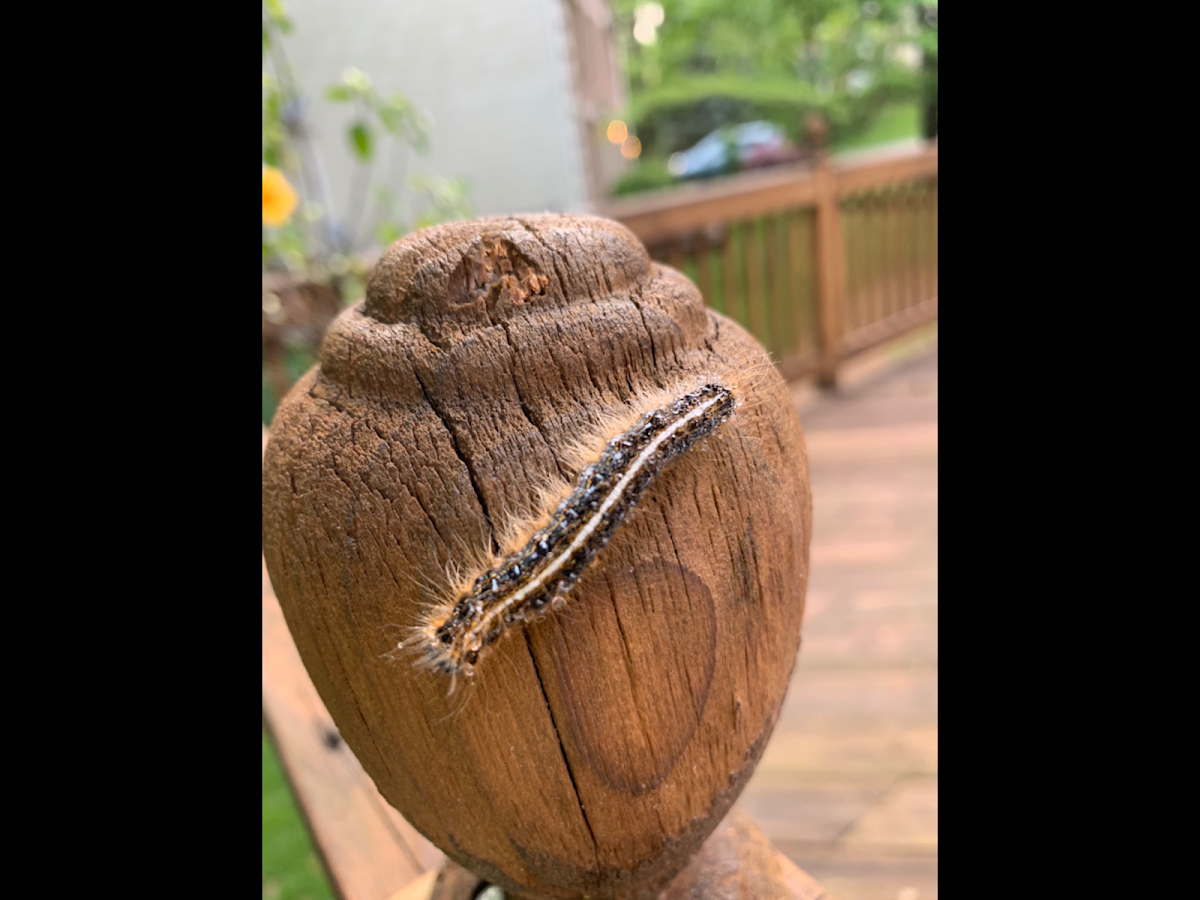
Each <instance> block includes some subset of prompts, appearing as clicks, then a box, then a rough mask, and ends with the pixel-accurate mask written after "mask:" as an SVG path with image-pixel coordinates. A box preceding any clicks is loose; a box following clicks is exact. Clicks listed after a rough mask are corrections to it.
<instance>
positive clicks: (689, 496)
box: [263, 215, 811, 900]
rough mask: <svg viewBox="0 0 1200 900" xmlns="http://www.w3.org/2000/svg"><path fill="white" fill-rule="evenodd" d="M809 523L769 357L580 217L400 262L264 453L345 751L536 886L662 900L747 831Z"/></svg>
mask: <svg viewBox="0 0 1200 900" xmlns="http://www.w3.org/2000/svg"><path fill="white" fill-rule="evenodd" d="M810 523H811V504H810V498H809V489H808V470H807V463H806V459H805V454H804V443H803V437H802V435H801V431H800V423H799V420H798V418H797V415H796V412H795V409H794V407H793V405H792V403H791V400H790V397H789V394H788V391H787V389H786V386H785V385H784V383H783V381H782V379H781V378H780V377H779V375H778V374H777V373H776V372H775V370H774V368H773V367H772V366H771V365H770V362H769V360H768V359H767V356H766V354H765V353H764V351H763V349H762V347H761V346H760V345H759V344H758V343H757V342H756V341H755V340H754V339H753V338H752V337H750V336H749V335H748V334H747V333H746V332H745V331H744V330H743V329H742V328H741V327H739V326H738V325H737V324H736V323H734V322H733V321H731V320H729V319H727V318H725V317H723V316H721V315H719V314H717V313H715V312H712V311H711V310H708V309H706V308H705V306H704V304H703V301H702V299H701V297H700V294H699V292H698V291H697V289H696V288H695V286H694V285H693V284H692V283H691V282H689V281H688V280H687V278H685V277H684V276H683V275H682V274H680V273H679V272H677V271H675V270H674V269H671V268H668V267H666V266H661V265H658V264H655V263H652V262H651V261H650V259H649V257H648V256H647V254H646V251H645V249H644V248H643V247H642V245H641V244H640V243H639V242H638V241H637V239H636V238H635V237H634V236H633V235H632V234H631V233H630V232H629V231H627V230H626V229H625V228H623V227H622V226H620V225H618V224H616V223H614V222H610V221H606V220H604V219H598V218H593V217H583V216H557V215H540V216H528V217H520V218H490V219H480V220H476V221H470V222H458V223H453V224H449V225H442V226H438V227H435V228H430V229H426V230H424V231H421V232H418V233H416V234H412V235H409V236H407V237H405V238H403V239H402V240H400V241H398V242H397V243H395V244H394V245H393V246H392V247H391V248H390V249H389V250H388V251H387V252H386V253H385V254H384V256H383V257H382V258H381V259H380V261H379V263H378V264H377V265H376V267H375V270H374V272H373V273H372V276H371V278H370V281H369V285H368V291H367V297H366V299H365V300H364V301H363V302H362V303H360V304H358V305H356V306H353V307H351V308H349V309H347V310H345V311H344V312H343V313H342V314H341V315H340V316H339V317H338V318H337V319H336V320H335V321H334V323H333V324H332V325H331V326H330V328H329V331H328V333H327V334H326V336H325V339H324V342H323V344H322V347H321V355H320V362H319V364H318V365H317V366H315V367H314V368H313V369H312V370H311V371H310V372H308V374H306V375H305V376H304V377H303V378H302V379H301V380H300V381H299V382H298V383H297V384H296V385H295V386H294V387H293V389H292V390H291V391H290V393H289V394H288V395H287V397H286V398H285V399H284V400H283V402H282V403H281V405H280V407H279V410H278V412H277V413H276V416H275V421H274V423H273V425H272V429H271V437H270V442H269V444H268V447H267V449H266V452H265V455H264V461H263V553H264V556H265V559H266V563H267V569H268V571H269V573H270V577H271V582H272V584H273V585H274V587H275V591H276V593H277V595H278V597H279V602H280V605H281V607H282V609H283V612H284V616H285V618H286V619H287V623H288V627H289V628H290V630H291V632H292V635H293V637H294V639H295V642H296V646H297V648H298V649H299V652H300V656H301V658H302V659H303V661H304V664H305V667H306V668H307V669H308V672H309V674H310V675H311V676H312V680H313V683H314V685H315V686H316V688H317V690H318V692H319V693H320V695H321V698H322V700H323V701H324V702H325V704H326V705H327V707H328V709H329V712H330V714H331V715H332V716H333V718H334V721H335V722H336V724H337V727H338V729H339V730H340V732H341V735H342V737H343V738H344V739H345V741H346V743H347V744H348V745H349V747H350V748H351V749H352V750H353V751H354V753H355V754H356V755H357V756H358V758H359V760H360V761H361V762H362V765H363V767H364V769H365V770H366V771H367V773H368V774H369V775H370V776H371V777H372V778H373V779H374V780H375V783H376V784H377V785H378V787H379V790H380V792H381V793H382V794H383V796H384V797H386V798H387V800H388V801H389V802H390V803H391V804H392V805H393V806H395V807H396V809H397V810H399V811H400V812H401V813H402V814H403V815H404V817H405V818H406V819H407V820H408V821H409V822H411V823H412V824H413V825H414V826H415V827H416V828H417V829H418V830H419V831H420V832H421V833H423V834H424V835H426V836H427V837H428V838H429V840H430V841H432V842H433V843H434V844H436V845H437V846H438V847H440V848H441V849H442V850H444V851H445V853H446V854H447V855H448V856H449V857H450V858H452V859H453V860H455V861H456V862H458V863H460V864H461V865H463V866H465V867H466V868H468V869H470V870H471V871H472V872H474V873H476V874H478V875H480V876H481V877H483V878H486V879H487V880H488V881H490V882H493V883H495V884H497V885H500V886H502V887H504V888H506V889H507V890H510V891H513V892H514V893H518V894H521V895H523V896H528V897H547V898H548V897H554V898H564V900H565V898H580V897H590V898H617V897H630V898H632V897H651V896H654V895H655V894H656V893H657V892H658V891H660V890H661V889H662V888H663V887H664V886H665V885H666V884H667V883H668V882H670V881H671V879H672V878H673V877H674V876H675V875H677V874H678V873H679V872H680V871H681V870H682V869H683V868H684V866H685V865H686V864H687V863H688V860H689V858H690V857H691V856H692V854H693V853H694V852H695V851H696V850H697V848H699V847H700V845H701V844H702V843H703V842H704V840H705V839H706V838H707V837H708V835H709V834H710V833H711V832H712V830H713V829H714V828H715V827H716V825H717V823H719V822H720V821H721V820H722V818H723V817H724V816H725V814H726V813H727V812H728V811H729V809H730V807H731V806H732V804H733V802H734V800H735V799H736V798H737V796H738V794H739V792H740V791H741V790H742V788H743V786H744V785H745V783H746V781H747V779H748V778H749V777H750V774H751V773H752V771H753V770H754V767H755V765H756V764H757V762H758V760H759V757H760V756H761V755H762V752H763V749H764V747H765V745H766V742H767V739H768V738H769V736H770V734H771V730H772V728H773V727H774V724H775V721H776V719H777V717H778V715H779V709H780V705H781V704H782V701H783V696H784V692H785V690H786V688H787V684H788V679H789V676H790V674H791V670H792V666H793V663H794V661H795V657H796V650H797V647H798V645H799V639H800V621H801V616H802V613H803V607H804V591H805V584H806V577H807V568H808V546H809V534H810ZM514 570H520V571H514ZM452 686H453V688H454V690H453V692H452V693H451V687H452Z"/></svg>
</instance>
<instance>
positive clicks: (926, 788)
mask: <svg viewBox="0 0 1200 900" xmlns="http://www.w3.org/2000/svg"><path fill="white" fill-rule="evenodd" d="M893 352H894V351H893ZM937 374H938V357H937V345H936V336H935V337H934V338H933V340H932V341H928V340H927V341H925V342H924V344H922V345H920V346H919V348H918V349H917V350H915V351H914V350H913V349H912V348H911V347H910V349H909V351H908V355H907V358H904V359H901V360H899V361H896V360H893V361H892V362H891V363H890V364H889V365H886V366H883V367H876V371H875V372H874V373H873V374H867V375H864V376H862V377H860V378H858V379H857V382H856V383H851V384H849V385H847V386H846V387H844V388H842V389H841V390H839V391H838V392H837V393H836V394H834V395H830V396H812V395H809V396H808V397H807V399H806V400H805V399H801V400H800V402H798V407H799V409H800V418H801V421H802V423H803V425H804V430H805V436H806V439H807V443H808V452H809V463H810V472H811V479H812V492H813V519H814V523H813V540H812V555H811V559H810V577H809V588H808V600H807V608H806V611H805V619H804V627H803V633H802V641H801V649H800V656H799V660H798V662H797V664H796V670H795V674H794V676H793V679H792V684H791V687H790V688H789V690H788V696H787V700H786V701H785V705H784V711H783V715H782V716H781V718H780V721H779V723H778V725H777V727H776V730H775V734H774V736H773V737H772V738H771V742H770V744H769V745H768V747H767V750H766V753H765V755H764V757H763V760H762V762H761V764H760V765H759V768H758V770H757V771H756V772H755V774H754V777H753V778H752V780H751V781H750V783H749V785H748V786H747V788H746V791H745V793H744V794H743V795H742V798H741V801H740V802H741V804H742V806H743V807H744V808H745V809H746V810H747V811H748V812H749V813H750V814H751V815H753V816H754V817H755V819H756V820H757V821H758V823H759V825H760V826H761V827H762V828H763V830H764V831H765V832H766V833H767V835H768V836H769V837H770V838H771V840H772V841H773V842H774V843H775V845H776V846H777V847H779V849H780V850H782V851H783V852H784V853H786V854H787V855H788V856H789V857H791V859H793V860H794V861H795V862H796V863H797V864H798V865H800V866H801V867H802V868H803V869H804V870H805V871H807V872H809V873H810V874H812V875H813V876H814V877H815V878H816V879H817V880H818V881H820V882H821V883H822V885H823V886H824V887H825V888H826V890H828V891H829V893H830V895H831V896H832V897H834V898H837V900H932V898H936V897H937V833H938V832H937V808H938V768H937V747H938V719H937V713H938V710H937V699H938V668H937V635H938V628H937V612H938V610H937V593H938V592H937V547H938V534H937V527H938V525H937V521H938V516H937V511H938V507H937V499H938V479H937V463H938V458H937V404H938V391H937Z"/></svg>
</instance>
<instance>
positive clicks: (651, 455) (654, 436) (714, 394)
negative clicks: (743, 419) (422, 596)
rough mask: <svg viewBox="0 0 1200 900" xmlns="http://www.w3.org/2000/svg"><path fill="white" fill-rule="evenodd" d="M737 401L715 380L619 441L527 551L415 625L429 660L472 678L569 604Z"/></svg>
mask: <svg viewBox="0 0 1200 900" xmlns="http://www.w3.org/2000/svg"><path fill="white" fill-rule="evenodd" d="M737 402H738V400H737V398H736V397H735V395H734V393H733V391H732V390H731V389H730V388H729V387H727V386H725V385H724V384H722V383H719V382H716V381H710V382H708V383H705V384H703V385H702V386H701V387H699V388H698V389H696V390H693V391H691V392H689V393H686V394H684V395H683V396H680V397H678V399H676V400H675V401H674V402H672V403H669V404H667V405H665V406H662V407H660V408H658V409H654V410H652V411H650V412H647V413H646V414H644V415H643V416H641V418H639V419H638V420H637V421H636V422H635V423H634V424H633V426H632V427H630V428H627V429H626V430H624V431H622V432H621V433H619V434H617V435H616V436H615V437H614V438H612V439H611V440H610V441H609V442H608V443H607V444H606V445H605V447H604V449H603V451H602V452H601V453H600V456H599V458H598V459H597V460H596V461H595V462H593V463H591V464H590V465H587V466H586V467H585V468H583V470H582V471H581V472H580V473H579V476H578V478H577V479H576V482H575V485H574V488H573V489H572V490H571V492H570V494H569V495H568V496H567V497H566V498H565V499H564V500H562V501H561V502H560V503H559V504H558V506H557V507H556V508H555V509H554V511H553V513H552V514H551V515H550V518H549V522H548V523H547V524H545V525H544V526H543V527H541V528H540V529H538V530H537V531H536V533H534V534H533V536H532V537H530V538H529V539H528V541H527V542H526V543H525V544H524V546H522V547H521V549H519V550H517V551H516V552H514V553H511V554H509V555H508V556H506V557H504V558H503V559H501V560H500V561H499V562H498V563H496V564H495V565H492V566H491V567H489V568H488V569H487V570H486V571H484V572H483V573H482V574H481V575H479V576H478V577H477V578H475V579H474V580H473V581H468V582H467V583H465V584H464V585H463V586H462V587H460V588H459V589H458V590H457V591H455V592H454V596H452V597H451V598H450V600H449V602H447V603H444V604H440V605H439V606H438V607H437V608H435V609H434V610H433V611H431V612H430V614H429V615H428V617H427V620H426V621H425V623H424V624H423V625H422V626H420V627H419V628H418V629H417V632H418V638H419V643H420V645H421V650H422V664H423V665H424V666H426V667H428V668H430V669H433V670H434V671H437V672H440V673H442V674H444V675H449V676H451V677H452V678H457V677H458V676H459V675H461V676H463V677H465V678H471V677H472V675H473V674H474V671H475V666H476V664H477V663H478V661H479V658H480V655H481V654H482V653H483V652H484V650H485V649H486V648H487V647H488V646H489V645H491V644H493V643H495V642H496V641H497V640H499V639H500V637H501V636H503V634H504V633H505V631H506V629H508V628H510V627H516V626H519V625H521V624H523V623H525V622H528V621H531V620H534V619H537V618H541V617H542V616H544V615H545V614H547V612H549V611H551V610H557V609H560V608H562V606H563V605H564V603H565V597H566V594H567V593H568V592H569V591H570V590H571V588H572V587H573V586H574V585H575V583H576V582H577V581H578V580H579V578H580V577H581V576H582V575H583V574H584V572H585V571H587V569H588V567H589V565H590V564H591V562H592V560H593V559H594V558H595V557H596V554H598V553H599V552H600V551H601V550H602V549H603V548H604V547H605V546H606V545H607V544H608V542H609V541H610V540H611V538H612V536H613V534H614V533H615V532H616V530H617V528H618V527H620V525H621V523H622V521H624V519H625V517H626V516H627V515H628V514H629V512H630V511H631V510H632V509H634V508H635V507H636V506H637V504H638V501H639V500H640V499H641V497H642V496H643V495H644V494H645V493H646V491H647V490H648V489H649V488H650V486H651V485H652V484H653V483H654V481H655V479H656V478H657V477H658V475H659V474H660V473H661V472H662V471H663V470H664V469H665V468H666V467H667V466H668V465H669V464H670V463H671V462H672V461H673V460H675V459H677V458H678V457H679V456H681V455H682V454H684V453H685V452H686V451H687V450H688V449H689V448H690V447H692V446H693V445H694V444H695V443H696V442H697V441H699V440H701V439H703V438H704V437H706V436H707V435H709V434H711V433H712V432H713V431H714V430H716V429H717V428H718V427H719V426H720V425H721V424H722V423H723V422H725V421H726V420H727V419H729V417H730V416H731V415H732V414H733V411H734V408H735V406H736V405H737ZM400 646H401V647H403V643H401V645H400ZM451 690H453V683H452V686H451Z"/></svg>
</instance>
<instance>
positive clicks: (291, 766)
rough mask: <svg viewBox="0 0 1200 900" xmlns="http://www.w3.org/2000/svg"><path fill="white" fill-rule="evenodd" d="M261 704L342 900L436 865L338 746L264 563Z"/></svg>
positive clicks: (373, 892)
mask: <svg viewBox="0 0 1200 900" xmlns="http://www.w3.org/2000/svg"><path fill="white" fill-rule="evenodd" d="M263 441H264V444H265V443H266V430H265V429H264V430H263ZM262 704H263V721H264V722H265V724H266V726H267V729H268V732H269V733H270V735H271V738H272V740H273V742H274V744H275V748H276V750H277V751H278V753H279V759H280V762H281V764H282V766H283V769H284V771H285V772H286V773H287V776H288V781H289V782H290V783H291V786H292V790H293V793H294V794H295V797H296V802H297V804H298V806H299V807H300V811H301V813H302V815H303V816H304V819H305V822H306V823H307V824H308V828H309V831H310V833H311V834H312V836H313V840H314V843H315V844H316V848H317V851H318V853H319V854H320V857H321V860H322V862H323V863H324V865H325V869H326V872H327V873H328V875H329V879H330V881H331V882H332V884H333V887H334V889H335V891H336V892H337V895H338V896H339V897H341V898H342V900H383V898H387V897H390V896H391V895H392V894H393V893H394V892H395V891H397V890H399V889H401V888H403V887H405V886H406V885H407V884H409V883H410V882H412V881H413V879H415V878H417V877H418V876H419V875H421V873H422V872H424V871H426V870H428V869H431V868H434V867H436V866H437V865H438V864H439V863H440V862H441V860H442V854H441V853H440V852H439V851H438V850H437V848H435V847H434V846H433V845H432V844H430V843H429V841H427V840H426V839H425V838H423V837H422V836H421V835H420V834H418V833H417V831H416V830H415V829H414V828H413V827H412V826H411V825H409V824H408V823H407V822H406V821H404V819H403V817H401V816H400V814H399V813H397V812H396V810H394V809H393V808H392V807H391V806H390V805H389V804H388V803H387V801H386V800H384V799H383V797H381V796H380V794H379V791H378V790H376V788H375V785H374V784H373V783H372V781H371V779H370V778H369V777H368V776H367V774H366V773H365V772H364V771H363V769H362V766H361V765H359V763H358V759H357V758H356V757H355V755H354V754H353V753H352V752H351V751H350V749H349V748H348V747H347V746H346V744H345V742H344V741H342V739H341V736H340V734H339V732H338V730H337V728H336V726H335V725H334V722H333V719H332V717H331V716H330V715H329V712H328V711H327V710H326V708H325V704H324V703H322V702H321V698H320V697H319V696H318V695H317V692H316V690H315V689H314V688H313V685H312V681H311V679H310V678H309V677H308V674H307V673H306V672H305V670H304V665H303V664H302V663H301V662H300V657H299V655H298V654H297V653H296V646H295V644H294V643H293V642H292V638H291V635H290V634H289V633H288V629H287V625H286V624H285V623H284V620H283V614H282V612H281V611H280V609H279V603H278V601H277V600H276V598H275V593H274V591H273V590H272V589H271V583H270V581H269V580H268V577H267V570H266V564H265V562H264V565H263V579H262Z"/></svg>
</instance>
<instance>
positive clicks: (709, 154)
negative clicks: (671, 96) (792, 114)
mask: <svg viewBox="0 0 1200 900" xmlns="http://www.w3.org/2000/svg"><path fill="white" fill-rule="evenodd" d="M800 155H801V154H800V151H799V150H797V149H796V148H795V147H794V146H793V145H792V142H791V141H790V140H788V136H787V133H786V132H785V131H784V130H783V129H782V128H781V127H780V126H778V125H776V124H775V123H774V122H744V123H742V124H741V125H734V126H733V127H731V128H719V129H717V130H716V131H714V132H712V133H711V134H709V135H706V136H705V137H703V138H701V139H700V141H699V142H698V143H697V144H696V145H695V146H694V147H691V148H690V149H688V150H684V151H683V152H682V153H675V154H672V156H671V159H670V160H669V161H668V163H667V165H668V168H669V169H670V170H671V174H672V175H674V176H676V177H677V178H707V177H710V176H713V175H720V174H722V173H724V172H730V171H736V170H738V169H756V168H761V167H763V166H773V165H777V164H779V163H785V162H794V161H795V160H797V159H799V158H800Z"/></svg>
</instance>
